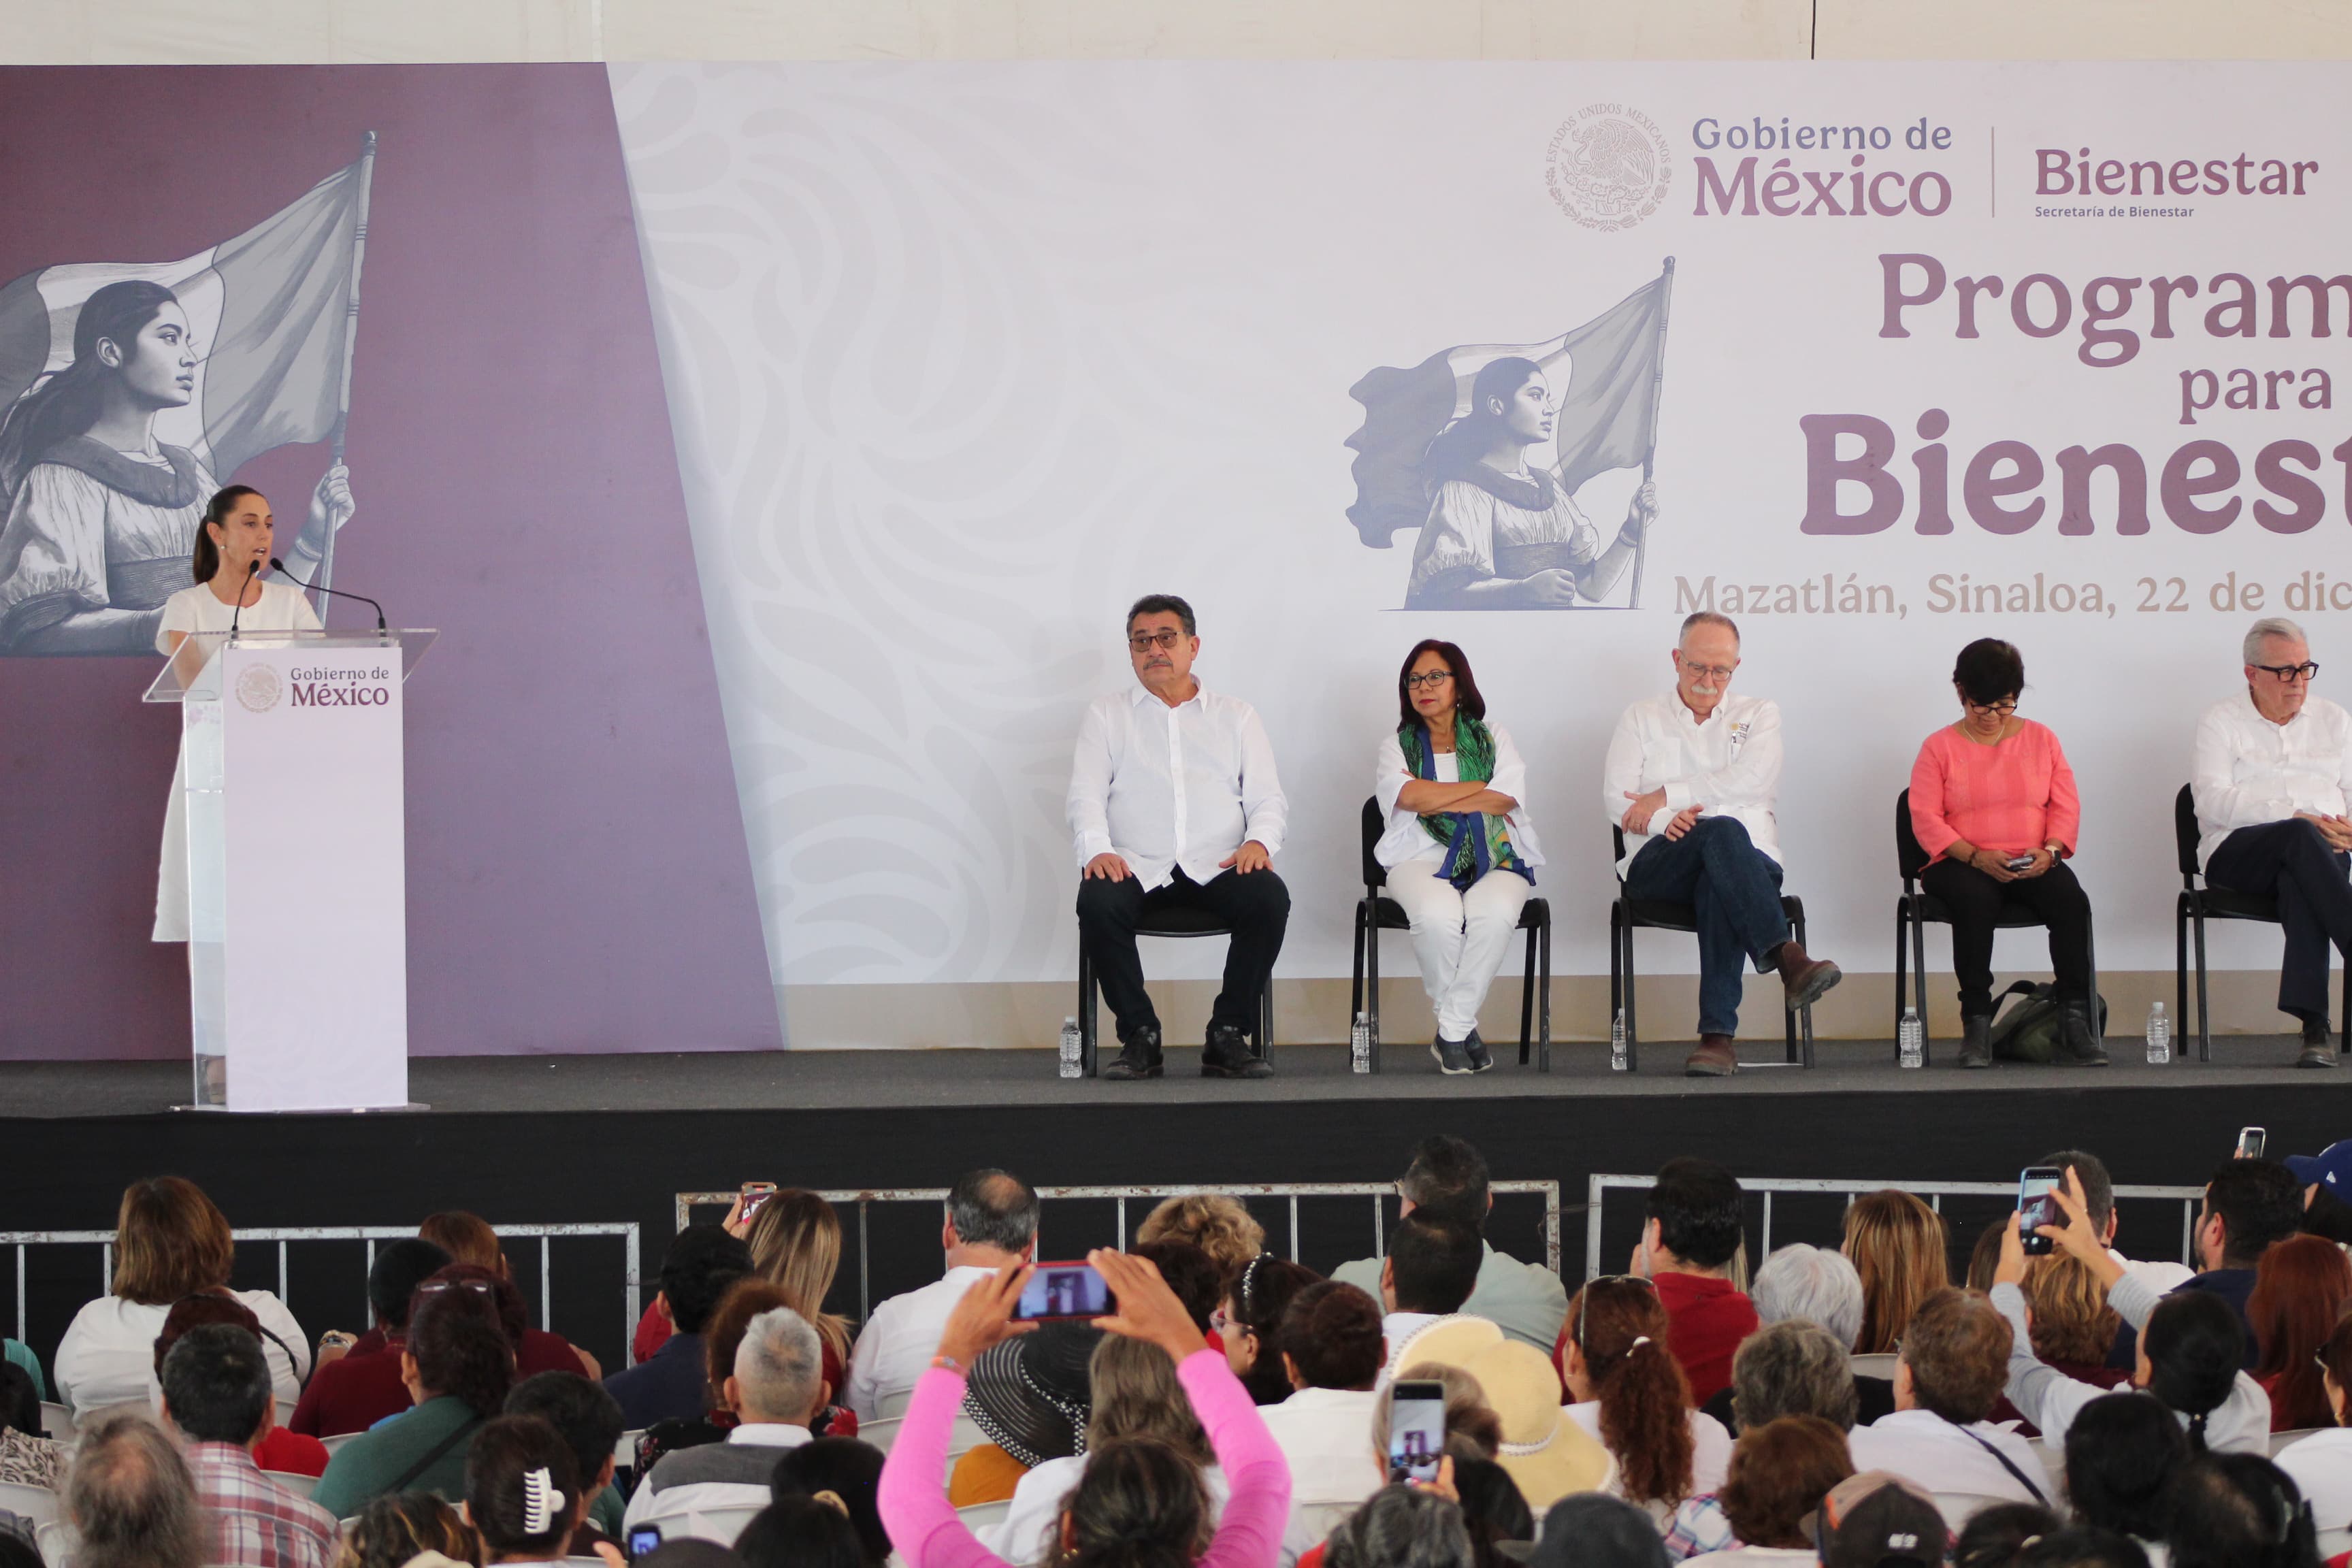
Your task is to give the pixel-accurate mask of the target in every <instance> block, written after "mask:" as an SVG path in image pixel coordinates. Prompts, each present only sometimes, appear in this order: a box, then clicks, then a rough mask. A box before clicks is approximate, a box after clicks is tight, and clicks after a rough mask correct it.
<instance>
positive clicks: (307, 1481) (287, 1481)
mask: <svg viewBox="0 0 2352 1568" xmlns="http://www.w3.org/2000/svg"><path fill="white" fill-rule="evenodd" d="M261 1473H262V1474H263V1475H265V1476H268V1478H269V1479H271V1480H273V1481H276V1482H277V1483H278V1485H279V1486H281V1487H284V1488H285V1489H287V1490H288V1491H289V1492H292V1493H293V1494H294V1495H295V1496H296V1497H305V1498H306V1497H309V1496H310V1494H311V1493H312V1492H313V1491H316V1490H317V1489H318V1487H319V1478H318V1477H316V1476H298V1475H296V1474H295V1473H294V1472H293V1471H291V1470H264V1471H262V1472H261Z"/></svg>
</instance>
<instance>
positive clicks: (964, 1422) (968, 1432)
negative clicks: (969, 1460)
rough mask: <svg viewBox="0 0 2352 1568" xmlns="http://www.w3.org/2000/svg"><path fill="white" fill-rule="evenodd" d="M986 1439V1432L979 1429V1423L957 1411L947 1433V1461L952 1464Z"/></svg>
mask: <svg viewBox="0 0 2352 1568" xmlns="http://www.w3.org/2000/svg"><path fill="white" fill-rule="evenodd" d="M987 1441H988V1434H987V1433H985V1432H983V1431H982V1430H981V1429H980V1423H979V1422H977V1421H974V1420H973V1419H972V1418H971V1416H969V1415H965V1414H964V1413H963V1412H962V1411H961V1410H959V1411H957V1412H956V1418H955V1426H954V1429H953V1430H951V1431H950V1432H949V1433H948V1463H949V1464H950V1465H952V1464H954V1463H955V1462H956V1461H957V1460H958V1459H961V1458H963V1457H964V1456H965V1455H966V1454H969V1453H971V1451H972V1450H973V1449H974V1448H977V1447H980V1446H981V1445H982V1443H985V1442H987Z"/></svg>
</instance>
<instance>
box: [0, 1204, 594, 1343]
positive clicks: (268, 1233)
mask: <svg viewBox="0 0 2352 1568" xmlns="http://www.w3.org/2000/svg"><path fill="white" fill-rule="evenodd" d="M490 1228H491V1229H493V1230H495V1231H497V1232H498V1234H499V1240H500V1241H501V1242H509V1243H510V1242H515V1241H528V1240H531V1239H534V1238H535V1239H537V1241H538V1242H539V1321H540V1322H541V1324H545V1323H546V1322H547V1321H548V1319H549V1313H550V1309H551V1306H552V1305H553V1301H554V1279H555V1260H554V1256H553V1249H552V1247H551V1243H552V1242H553V1241H554V1240H555V1238H557V1237H575V1236H578V1237H595V1236H611V1237H619V1238H620V1240H621V1247H622V1251H623V1254H624V1257H625V1261H624V1264H623V1272H624V1274H625V1279H624V1281H623V1286H622V1291H621V1296H622V1303H623V1306H624V1308H625V1310H626V1313H627V1316H626V1318H625V1320H624V1321H623V1323H622V1327H621V1343H622V1344H623V1346H627V1345H628V1343H629V1342H630V1339H631V1337H632V1336H633V1335H634V1334H635V1332H636V1328H637V1315H638V1310H639V1304H638V1296H639V1286H638V1275H639V1266H640V1259H639V1252H638V1246H637V1227H636V1226H635V1225H498V1226H491V1227H490ZM230 1234H231V1236H232V1237H233V1238H234V1239H236V1240H237V1241H240V1242H248V1241H274V1242H276V1243H277V1244H278V1300H280V1301H284V1302H285V1303H286V1306H287V1309H288V1310H289V1311H290V1310H292V1309H293V1306H294V1303H293V1302H292V1301H291V1300H289V1296H290V1294H291V1291H290V1289H289V1287H290V1284H291V1276H290V1275H289V1270H288V1268H287V1256H286V1253H287V1247H288V1246H289V1244H291V1243H293V1242H297V1241H364V1242H366V1243H367V1267H368V1268H369V1269H370V1270H373V1268H375V1244H376V1243H377V1242H379V1241H404V1240H407V1239H410V1238H413V1237H415V1235H416V1227H415V1226H396V1225H394V1226H381V1225H343V1226H337V1225H322V1226H275V1227H271V1228H268V1229H262V1230H238V1231H233V1232H231V1233H230ZM0 1247H12V1248H14V1249H15V1253H16V1338H18V1339H20V1340H21V1339H23V1338H24V1337H25V1249H26V1247H99V1248H100V1249H101V1251H100V1265H99V1271H98V1289H99V1293H100V1295H104V1294H106V1293H107V1292H109V1291H110V1290H112V1289H114V1232H112V1231H110V1230H5V1231H0ZM361 1283H362V1286H364V1285H365V1283H366V1277H365V1275H362V1278H361ZM622 1357H623V1361H624V1363H626V1362H627V1361H628V1360H629V1359H630V1352H628V1351H627V1350H626V1349H624V1350H623V1352H622Z"/></svg>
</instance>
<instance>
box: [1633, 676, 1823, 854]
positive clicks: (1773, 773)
mask: <svg viewBox="0 0 2352 1568" xmlns="http://www.w3.org/2000/svg"><path fill="white" fill-rule="evenodd" d="M1654 789H1664V791H1665V792H1666V804H1665V805H1662V806H1660V807H1659V808H1658V809H1657V810H1656V811H1654V812H1653V813H1651V814H1650V820H1649V822H1648V824H1647V825H1646V826H1644V829H1643V831H1642V832H1640V833H1628V834H1627V835H1625V858H1623V859H1622V860H1620V861H1619V862H1618V863H1617V874H1618V875H1619V876H1621V877H1622V876H1623V875H1624V874H1625V868H1626V867H1628V866H1631V865H1632V864H1633V857H1634V856H1636V855H1639V854H1640V853H1641V852H1642V848H1643V846H1644V845H1646V844H1648V843H1649V842H1650V839H1651V837H1652V836H1653V835H1654V834H1657V833H1660V832H1663V831H1664V828H1665V826H1666V824H1667V823H1669V822H1671V821H1673V820H1674V816H1675V813H1676V812H1678V811H1683V810H1685V809H1687V808H1689V807H1691V806H1694V805H1703V806H1705V807H1706V816H1731V817H1737V818H1738V820H1739V823H1740V825H1741V826H1744V827H1746V828H1747V829H1748V841H1749V842H1750V843H1752V844H1754V845H1755V846H1756V847H1757V848H1759V849H1761V850H1762V851H1763V852H1764V853H1765V854H1767V855H1769V856H1770V857H1771V858H1773V859H1774V860H1775V861H1778V860H1779V859H1780V825H1779V824H1778V823H1777V822H1775V821H1774V819H1773V816H1772V802H1773V799H1774V797H1775V796H1777V795H1779V794H1780V704H1779V703H1777V702H1774V701H1771V700H1769V699H1767V698H1762V697H1743V696H1740V695H1738V694H1737V693H1733V694H1730V695H1727V696H1726V697H1725V698H1724V700H1722V701H1721V702H1718V703H1717V704H1716V708H1715V711H1714V712H1712V713H1710V714H1708V715H1707V718H1706V723H1704V724H1702V723H1700V722H1699V721H1698V718H1697V716H1696V714H1694V713H1692V711H1691V710H1690V709H1689V708H1688V707H1687V706H1685V704H1684V702H1683V700H1682V695H1681V693H1679V692H1677V691H1667V692H1665V693H1664V695H1662V696H1658V697H1645V698H1643V700H1641V701H1639V702H1636V703H1634V704H1633V706H1632V707H1630V708H1628V709H1626V710H1625V711H1624V713H1623V714H1622V715H1621V716H1620V717H1619V719H1618V721H1617V731H1616V733H1614V734H1613V735H1612V736H1610V737H1609V755H1608V759H1607V761H1605V762H1604V763H1602V764H1601V809H1602V810H1604V811H1606V812H1607V813H1608V814H1609V820H1610V821H1611V822H1612V823H1619V822H1622V821H1624V819H1625V810H1626V808H1627V807H1628V806H1630V805H1633V802H1632V801H1630V800H1627V799H1626V798H1625V796H1626V795H1627V793H1628V792H1630V793H1632V794H1633V795H1647V794H1649V793H1650V792H1651V791H1652V790H1654Z"/></svg>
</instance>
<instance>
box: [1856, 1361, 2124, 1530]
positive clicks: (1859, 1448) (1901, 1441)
mask: <svg viewBox="0 0 2352 1568" xmlns="http://www.w3.org/2000/svg"><path fill="white" fill-rule="evenodd" d="M2090 1393H2091V1394H2092V1395H2093V1396H2094V1397H2095V1396H2096V1395H2097V1394H2102V1393H2105V1390H2104V1389H2092V1390H2090ZM1979 1437H1981V1438H1983V1439H1984V1441H1985V1442H1986V1443H1990V1444H1991V1445H1992V1446H1993V1447H1995V1448H1997V1449H1999V1450H2000V1452H2001V1454H2002V1455H2003V1456H2005V1457H2006V1458H2008V1460H2009V1462H2010V1463H2011V1464H2012V1465H2015V1466H2016V1467H2017V1469H2018V1475H2021V1476H2023V1477H2024V1478H2025V1479H2027V1480H2029V1481H2032V1483H2033V1484H2034V1485H2035V1486H2037V1487H2039V1488H2041V1489H2042V1496H2041V1497H2038V1498H2037V1497H2035V1496H2034V1495H2033V1494H2032V1492H2030V1491H2028V1490H2026V1489H2025V1487H2024V1486H2023V1485H2022V1484H2021V1482H2020V1481H2019V1480H2018V1479H2017V1476H2012V1475H2011V1474H2010V1473H2009V1471H2008V1470H2007V1469H2006V1468H2003V1467H2002V1465H2001V1462H2000V1460H1999V1459H1996V1458H1993V1457H1992V1456H1991V1455H1990V1454H1988V1453H1986V1452H1985V1450H1984V1446H1983V1444H1981V1443H1979V1442H1978V1441H1977V1440H1976V1439H1977V1438H1979ZM1846 1448H1847V1450H1848V1451H1849V1452H1850V1453H1852V1454H1853V1468H1854V1469H1855V1470H1856V1471H1857V1472H1858V1471H1862V1470H1891V1471H1893V1472H1894V1473H1895V1474H1896V1475H1898V1476H1901V1477H1902V1478H1903V1479H1905V1480H1907V1481H1911V1482H1914V1483H1916V1485H1919V1486H1922V1487H1925V1488H1926V1489H1927V1490H1929V1491H1931V1492H1960V1493H1964V1494H1966V1495H1968V1496H1970V1497H1997V1498H2001V1499H2005V1500H2009V1501H2011V1502H2042V1503H2046V1502H2048V1501H2049V1493H2050V1491H2051V1486H2050V1471H2049V1469H2048V1468H2047V1467H2046V1466H2044V1465H2043V1464H2042V1457H2041V1456H2040V1455H2038V1454H2036V1453H2035V1452H2034V1451H2033V1449H2032V1447H2030V1446H2028V1444H2027V1443H2026V1441H2025V1439H2024V1438H2022V1437H2021V1436H2018V1435H2017V1434H2016V1433H2014V1432H2011V1431H2008V1430H2006V1429H2004V1428H2002V1427H1999V1426H1994V1425H1993V1424H1992V1423H1991V1422H1990V1421H1979V1422H1977V1423H1976V1424H1975V1425H1974V1426H1955V1425H1954V1424H1953V1423H1951V1422H1949V1421H1947V1420H1945V1419H1944V1418H1943V1417H1942V1416H1940V1415H1937V1414H1936V1413H1935V1412H1934V1411H1932V1410H1898V1411H1896V1412H1895V1414H1894V1415H1882V1416H1880V1417H1879V1418H1878V1419H1877V1420H1875V1421H1874V1422H1872V1423H1871V1424H1870V1425H1869V1426H1857V1427H1855V1428H1854V1429H1853V1431H1852V1432H1850V1433H1848V1434H1847V1435H1846Z"/></svg>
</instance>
